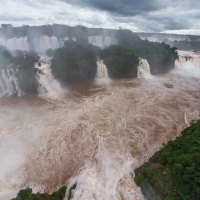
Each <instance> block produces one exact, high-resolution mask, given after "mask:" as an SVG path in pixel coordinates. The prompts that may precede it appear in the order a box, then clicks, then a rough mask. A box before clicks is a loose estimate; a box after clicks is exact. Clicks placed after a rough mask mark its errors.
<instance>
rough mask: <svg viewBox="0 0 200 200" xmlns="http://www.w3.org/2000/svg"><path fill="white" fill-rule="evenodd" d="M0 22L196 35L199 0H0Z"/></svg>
mask: <svg viewBox="0 0 200 200" xmlns="http://www.w3.org/2000/svg"><path fill="white" fill-rule="evenodd" d="M0 5H1V8H0V23H11V24H13V25H14V26H19V25H24V24H28V25H42V24H53V23H59V24H67V25H84V26H87V27H104V28H119V27H122V28H126V29H131V30H132V31H140V32H167V33H177V34H200V11H199V10H200V0H0Z"/></svg>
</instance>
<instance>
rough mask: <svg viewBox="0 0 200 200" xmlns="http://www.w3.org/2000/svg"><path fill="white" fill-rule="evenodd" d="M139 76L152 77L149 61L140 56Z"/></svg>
mask: <svg viewBox="0 0 200 200" xmlns="http://www.w3.org/2000/svg"><path fill="white" fill-rule="evenodd" d="M137 70H138V73H137V77H138V78H143V79H149V78H151V77H152V75H151V71H150V66H149V63H148V61H147V60H146V59H143V58H140V61H139V65H138V68H137Z"/></svg>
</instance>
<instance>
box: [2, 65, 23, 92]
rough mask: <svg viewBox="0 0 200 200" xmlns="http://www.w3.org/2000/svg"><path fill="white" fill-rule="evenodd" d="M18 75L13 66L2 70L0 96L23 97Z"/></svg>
mask: <svg viewBox="0 0 200 200" xmlns="http://www.w3.org/2000/svg"><path fill="white" fill-rule="evenodd" d="M16 73H17V69H13V68H12V64H10V65H9V66H7V67H4V68H0V96H11V95H17V96H21V95H23V92H22V90H21V89H20V87H19V83H18V79H17V77H16Z"/></svg>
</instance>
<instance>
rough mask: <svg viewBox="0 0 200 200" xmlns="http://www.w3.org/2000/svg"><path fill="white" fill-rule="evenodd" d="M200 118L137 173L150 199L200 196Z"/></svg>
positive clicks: (196, 198) (194, 198)
mask: <svg viewBox="0 0 200 200" xmlns="http://www.w3.org/2000/svg"><path fill="white" fill-rule="evenodd" d="M199 166H200V120H199V121H195V122H192V124H191V126H190V127H188V128H186V129H185V130H184V131H183V132H182V135H181V136H180V137H177V138H176V140H174V141H170V142H169V143H168V144H167V145H166V146H165V147H164V148H163V149H162V150H160V151H159V152H157V153H156V154H155V155H154V156H153V157H152V158H151V159H150V160H149V162H147V163H145V164H144V165H143V166H141V167H140V168H138V169H137V170H136V172H135V181H136V183H137V184H138V186H140V187H141V188H142V192H143V194H144V196H145V197H146V199H147V200H199V199H200V167H199Z"/></svg>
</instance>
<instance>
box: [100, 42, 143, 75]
mask: <svg viewBox="0 0 200 200" xmlns="http://www.w3.org/2000/svg"><path fill="white" fill-rule="evenodd" d="M100 55H101V58H103V59H104V63H105V64H106V66H107V68H108V73H109V76H110V77H111V78H113V79H115V78H131V77H137V66H138V64H139V58H138V57H137V56H136V55H135V54H134V52H133V51H130V50H127V49H125V48H122V47H120V46H111V47H109V48H107V49H104V50H102V52H101V53H100Z"/></svg>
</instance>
